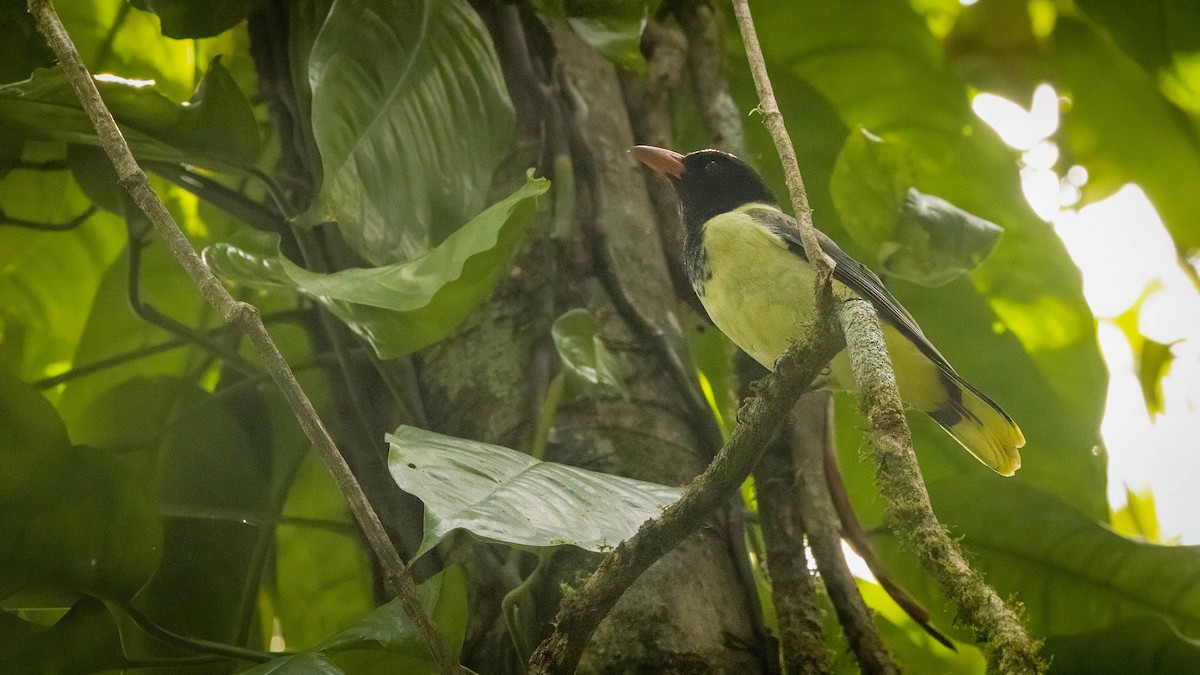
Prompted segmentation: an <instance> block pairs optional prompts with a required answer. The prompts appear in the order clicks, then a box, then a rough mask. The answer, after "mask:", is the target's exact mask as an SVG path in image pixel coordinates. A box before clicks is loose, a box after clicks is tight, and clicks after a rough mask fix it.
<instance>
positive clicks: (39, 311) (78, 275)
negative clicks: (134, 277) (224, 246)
mask: <svg viewBox="0 0 1200 675" xmlns="http://www.w3.org/2000/svg"><path fill="white" fill-rule="evenodd" d="M47 195H53V196H54V198H53V199H51V198H47ZM87 207H88V202H87V199H86V198H84V197H83V195H81V194H80V192H79V190H78V188H76V187H75V186H74V184H73V182H72V181H71V179H70V175H69V174H68V173H66V172H54V173H49V172H34V171H14V172H13V173H11V174H9V175H8V176H7V177H6V178H5V179H4V181H2V182H0V209H3V210H4V212H5V213H6V214H7V215H9V216H10V217H15V218H22V219H25V220H31V221H38V222H50V223H58V222H64V221H66V220H69V219H71V218H73V217H75V216H78V215H79V214H80V213H83V212H84V210H85V209H86V208H87ZM124 230H125V228H124V226H123V224H122V223H121V222H120V220H118V219H117V218H116V217H115V216H112V215H110V214H107V213H97V214H95V215H93V216H92V217H91V218H89V219H88V220H87V221H85V222H84V223H83V224H81V225H80V226H79V227H76V228H75V229H73V230H71V231H69V232H35V231H33V230H27V229H22V228H15V227H4V228H0V324H3V326H4V328H3V342H0V352H4V353H6V354H7V355H9V356H13V357H14V358H16V359H17V360H19V361H20V362H19V363H13V364H12V365H13V372H15V373H19V374H20V375H21V377H23V378H25V379H27V380H30V381H33V380H37V379H41V378H43V377H46V376H47V375H54V374H57V372H56V371H61V370H62V369H63V368H65V367H66V365H67V364H69V363H70V361H71V359H72V355H73V353H74V351H75V345H76V344H77V343H78V341H79V339H80V336H81V334H82V333H83V332H84V330H85V325H86V322H87V316H88V309H89V308H90V307H91V306H92V301H93V298H94V297H95V295H96V292H97V289H98V288H99V287H100V284H101V281H102V279H103V277H104V274H105V270H106V269H108V267H109V266H110V264H111V263H112V261H113V259H114V258H116V256H117V253H118V252H119V251H120V250H121V248H122V247H123V246H124V245H125V231H124Z"/></svg>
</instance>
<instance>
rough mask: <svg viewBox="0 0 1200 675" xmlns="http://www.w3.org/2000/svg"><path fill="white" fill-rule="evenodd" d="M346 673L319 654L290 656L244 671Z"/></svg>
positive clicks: (256, 674) (247, 674) (264, 674)
mask: <svg viewBox="0 0 1200 675" xmlns="http://www.w3.org/2000/svg"><path fill="white" fill-rule="evenodd" d="M344 672H345V671H343V670H342V669H341V668H338V667H337V666H335V665H333V663H332V662H331V661H330V660H329V657H328V656H325V655H324V654H321V653H319V652H301V653H300V654H289V655H287V656H281V657H279V658H277V659H271V660H270V661H267V662H266V663H264V664H261V665H259V666H256V667H254V668H251V669H250V670H246V671H243V673H244V675H343V673H344Z"/></svg>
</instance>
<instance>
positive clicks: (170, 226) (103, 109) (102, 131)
mask: <svg viewBox="0 0 1200 675" xmlns="http://www.w3.org/2000/svg"><path fill="white" fill-rule="evenodd" d="M29 13H30V14H32V15H33V16H34V19H35V20H36V21H37V26H38V30H39V31H41V33H42V35H44V36H45V37H46V41H47V42H48V43H49V44H50V47H51V49H53V50H54V53H55V55H56V56H57V57H58V62H59V63H60V64H61V65H62V68H63V71H64V72H65V73H66V76H67V79H68V81H69V82H70V83H71V87H72V88H73V89H74V90H75V95H76V96H77V97H78V98H79V102H80V104H81V105H82V106H83V109H84V111H85V112H86V113H87V115H88V117H89V118H90V119H91V121H92V125H93V126H94V127H95V128H96V134H97V135H98V136H99V139H100V144H101V146H102V147H103V148H104V152H105V154H107V155H108V158H109V160H111V161H112V164H113V167H114V168H115V169H116V171H117V177H118V180H119V182H120V183H121V185H122V186H123V187H124V188H125V189H126V190H128V191H129V194H130V196H131V197H133V200H134V202H135V203H136V204H137V206H138V208H139V209H141V211H142V212H143V213H145V214H146V217H148V218H149V219H150V221H151V222H152V223H153V224H154V227H155V229H156V230H158V233H159V235H160V236H161V237H162V238H163V241H164V242H165V243H166V244H167V247H168V248H170V250H171V253H172V254H174V255H175V258H176V259H177V260H178V261H179V264H180V265H181V266H182V267H183V268H184V270H185V271H186V272H187V273H188V276H190V277H191V279H192V283H194V284H195V285H196V288H198V289H199V290H200V294H201V295H203V296H204V299H205V300H206V301H208V303H209V304H210V305H212V306H213V307H214V308H215V309H216V310H217V311H218V312H220V314H221V317H222V318H223V319H224V320H225V322H226V323H228V324H230V325H232V326H234V327H236V328H237V329H239V330H241V331H242V332H243V333H245V334H246V336H247V337H249V338H250V342H251V343H252V344H253V346H254V349H255V351H256V352H257V353H258V355H259V358H260V359H261V360H262V362H263V366H264V367H265V368H266V369H267V371H268V372H269V373H270V374H271V378H272V379H273V380H274V381H275V384H276V386H278V387H279V391H280V393H282V394H283V397H284V399H285V400H286V401H287V403H288V406H289V407H290V408H291V409H292V413H293V414H294V415H295V416H296V420H297V421H298V422H299V423H300V426H301V428H303V430H304V434H305V436H306V437H307V438H308V440H309V441H310V442H311V443H312V444H313V445H314V446H315V447H316V449H317V452H318V453H319V454H320V455H321V459H323V460H324V461H325V465H326V466H327V467H328V468H329V471H330V473H332V474H333V477H334V480H335V482H336V483H337V486H338V489H339V490H341V492H342V495H343V496H344V497H345V498H346V501H347V503H348V504H349V506H350V510H351V512H353V513H354V516H355V518H357V519H358V522H359V525H360V526H361V527H362V529H363V532H364V533H365V535H366V537H367V540H368V541H369V542H370V544H371V547H372V549H373V550H374V551H375V555H376V556H378V557H379V561H380V564H381V565H382V567H383V569H384V570H385V574H386V576H387V582H388V586H389V587H390V589H391V590H392V592H393V593H395V594H396V596H397V597H398V598H399V599H400V602H401V604H403V606H404V609H405V611H406V612H407V613H408V615H409V617H410V618H412V620H413V622H414V623H415V624H416V626H417V629H418V631H419V632H420V634H421V637H422V639H423V640H424V642H425V645H426V647H428V649H429V651H430V653H431V654H432V655H433V657H434V660H435V661H436V662H437V664H438V666H439V669H440V671H441V672H442V673H446V674H450V673H459V672H461V671H462V668H461V666H459V665H458V661H457V659H456V658H455V657H454V655H453V654H452V653H451V652H450V649H449V647H448V646H447V644H446V641H445V638H443V636H442V635H441V633H440V631H439V630H438V628H437V625H436V624H434V623H433V620H432V619H431V618H430V616H429V614H428V613H426V612H425V610H424V608H423V607H422V606H421V603H420V599H419V597H418V595H417V587H416V583H415V582H414V581H413V579H412V577H411V576H410V575H409V573H408V570H407V569H406V568H405V566H404V561H403V560H401V559H400V555H399V554H398V553H397V552H396V549H395V548H394V547H393V546H392V543H391V541H390V540H389V539H388V536H387V533H386V532H385V531H384V529H383V525H382V523H380V521H379V517H378V516H377V515H376V513H375V511H374V509H372V508H371V505H370V503H369V502H368V501H367V498H366V496H365V495H364V494H363V491H362V488H361V487H360V486H359V484H358V481H357V480H356V479H355V478H354V474H353V473H351V471H350V467H349V466H348V465H347V464H346V460H345V459H344V458H343V457H342V455H341V453H340V452H339V451H338V449H337V446H336V445H335V444H334V442H333V439H332V437H331V436H330V435H329V432H328V431H326V429H325V425H324V424H323V423H322V422H321V419H320V417H319V416H318V415H317V411H316V410H315V409H314V408H313V405H312V402H311V401H309V399H308V396H307V395H306V394H305V393H304V390H303V389H301V388H300V384H299V383H298V382H297V381H296V377H295V375H294V374H293V373H292V370H291V368H290V367H289V366H288V364H287V361H285V360H284V358H283V355H282V354H280V352H279V348H278V347H277V346H276V345H275V343H274V341H273V340H272V339H271V336H270V334H269V333H268V332H267V329H266V326H265V325H264V324H263V322H262V317H261V316H260V315H259V312H258V309H257V308H256V307H254V306H253V305H251V304H248V303H245V302H239V301H237V300H235V299H234V298H233V296H231V295H230V294H229V292H228V291H226V290H225V287H224V286H222V285H221V282H220V281H218V280H217V278H216V276H214V275H213V273H212V271H211V270H209V269H208V267H207V266H205V264H204V262H203V261H202V260H201V259H200V256H199V255H198V254H197V253H196V251H195V249H193V248H192V244H191V242H189V241H188V239H187V237H186V236H185V235H184V234H183V231H182V230H180V229H179V225H178V224H177V223H176V222H175V219H174V218H173V217H172V216H171V213H170V212H169V211H168V210H167V207H166V206H164V205H163V203H162V200H160V199H159V198H158V195H156V194H155V193H154V190H153V189H152V188H151V187H150V182H149V180H148V179H147V178H146V173H145V172H144V171H142V169H141V167H140V166H139V165H138V163H137V160H135V159H134V158H133V154H132V153H131V152H130V151H129V145H128V144H127V143H126V142H125V138H124V136H122V135H121V130H120V129H119V128H118V127H117V123H116V121H115V120H113V116H112V113H110V112H109V110H108V107H107V106H105V105H104V101H103V100H102V99H101V98H100V93H99V92H98V91H97V90H96V84H95V82H94V81H93V80H92V76H91V73H89V72H88V70H87V67H86V66H85V65H84V63H83V59H82V58H81V57H80V56H79V51H78V50H77V49H76V48H75V44H74V43H73V42H72V41H71V37H70V36H69V35H68V34H67V31H66V28H64V27H63V24H62V21H61V20H60V19H59V16H58V12H57V11H55V9H54V5H53V4H52V3H51V2H50V0H29Z"/></svg>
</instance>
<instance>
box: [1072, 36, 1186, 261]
mask: <svg viewBox="0 0 1200 675" xmlns="http://www.w3.org/2000/svg"><path fill="white" fill-rule="evenodd" d="M1052 45H1053V49H1052V50H1051V51H1050V52H1049V63H1048V65H1049V66H1050V67H1052V68H1054V69H1055V70H1056V71H1057V74H1058V77H1059V79H1060V85H1059V87H1060V94H1062V95H1065V96H1068V97H1070V99H1071V110H1070V112H1069V113H1067V114H1066V115H1064V116H1063V129H1064V131H1065V132H1066V136H1065V138H1066V145H1067V149H1068V150H1069V151H1070V152H1071V155H1072V157H1073V159H1074V161H1076V162H1078V163H1079V164H1082V165H1083V166H1084V167H1086V168H1087V170H1088V182H1087V184H1086V185H1085V186H1084V187H1083V191H1084V196H1085V197H1086V198H1087V199H1088V200H1097V199H1101V198H1104V197H1107V196H1109V195H1110V194H1112V193H1113V192H1115V191H1116V190H1117V189H1119V188H1120V187H1121V186H1123V185H1125V184H1126V183H1137V184H1138V185H1139V186H1141V187H1142V189H1143V190H1145V191H1146V195H1147V196H1148V197H1149V198H1150V201H1151V203H1153V204H1154V207H1155V209H1156V210H1157V211H1158V213H1159V215H1160V216H1161V217H1162V219H1163V223H1164V224H1165V225H1166V226H1167V231H1168V232H1170V233H1171V237H1172V239H1174V241H1175V245H1176V246H1177V247H1178V248H1179V249H1180V250H1182V251H1188V250H1191V249H1195V248H1200V224H1198V223H1197V220H1196V218H1195V214H1196V213H1197V212H1200V191H1197V190H1194V189H1192V186H1193V185H1196V184H1197V183H1198V182H1200V152H1198V151H1197V148H1198V147H1200V139H1198V138H1197V134H1196V132H1195V129H1194V128H1189V127H1188V126H1187V125H1186V123H1185V120H1184V118H1183V117H1182V116H1181V115H1180V114H1179V112H1178V110H1177V109H1175V108H1174V107H1173V106H1172V105H1171V104H1170V103H1169V102H1168V101H1167V100H1166V99H1164V98H1163V96H1162V95H1161V94H1160V92H1159V90H1158V87H1157V86H1156V83H1155V80H1154V79H1153V78H1152V77H1151V76H1148V75H1147V74H1146V73H1145V72H1144V71H1142V69H1141V68H1139V67H1138V65H1137V64H1136V63H1134V62H1133V61H1132V60H1130V59H1129V58H1128V57H1127V56H1125V55H1124V54H1122V53H1121V51H1120V50H1119V49H1117V48H1116V47H1115V46H1114V45H1113V44H1112V43H1111V42H1109V41H1107V40H1105V39H1104V38H1103V37H1101V36H1100V35H1098V34H1096V33H1095V31H1094V30H1092V28H1091V27H1089V26H1088V25H1086V24H1084V23H1082V22H1080V21H1077V20H1073V19H1066V18H1063V19H1060V20H1059V22H1058V25H1057V26H1056V28H1055V29H1054V35H1053V41H1052Z"/></svg>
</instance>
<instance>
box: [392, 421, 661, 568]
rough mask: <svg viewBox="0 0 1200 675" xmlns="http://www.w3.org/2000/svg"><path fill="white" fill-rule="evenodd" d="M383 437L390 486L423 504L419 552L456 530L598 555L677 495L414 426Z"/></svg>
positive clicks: (488, 538)
mask: <svg viewBox="0 0 1200 675" xmlns="http://www.w3.org/2000/svg"><path fill="white" fill-rule="evenodd" d="M387 440H388V443H390V444H391V454H390V456H389V458H388V464H389V465H390V466H391V469H392V477H393V478H394V479H395V480H396V484H397V485H399V486H400V488H401V489H403V490H404V491H405V492H408V493H410V494H413V495H416V496H417V497H418V498H419V499H420V500H421V501H422V502H424V503H425V538H424V540H423V541H422V542H421V549H420V550H421V552H425V551H427V550H429V549H430V548H432V547H433V546H434V545H436V544H437V543H438V542H439V541H440V540H441V539H442V538H443V537H445V536H446V535H447V534H449V533H450V532H452V531H454V530H460V529H461V530H466V531H467V532H470V533H471V534H472V535H474V536H476V537H478V538H480V539H483V540H486V541H494V542H499V543H504V544H509V545H512V546H519V547H523V548H535V549H536V548H546V547H550V546H561V545H564V544H570V545H573V546H578V547H579V548H583V549H587V550H589V551H605V550H608V549H611V548H612V547H614V546H616V545H617V544H618V543H620V542H621V541H623V540H625V539H627V538H628V537H630V536H632V535H633V534H634V533H635V532H636V531H637V529H638V527H639V526H641V524H642V523H644V522H645V521H647V520H649V519H651V518H655V517H658V516H659V515H661V514H662V510H663V509H664V508H666V507H667V506H669V505H670V504H672V503H673V502H675V501H677V500H678V499H679V496H680V495H681V494H682V490H680V489H679V488H671V487H667V486H665V485H658V484H655V483H647V482H644V481H639V480H633V479H631V478H622V477H620V476H612V475H609V474H603V473H597V472H594V471H587V470H584V469H580V468H577V467H573V466H567V465H565V464H556V463H554V462H539V461H538V460H536V459H534V458H532V457H530V456H529V455H526V454H524V453H520V452H516V451H514V450H509V449H508V448H502V447H500V446H496V445H490V444H487V443H481V442H479V441H472V440H468V439H464V438H454V437H452V436H444V435H442V434H437V433H434V432H431V431H424V430H421V429H416V428H414V427H407V426H402V427H400V428H399V429H397V430H396V432H395V433H393V434H388V436H387Z"/></svg>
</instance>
